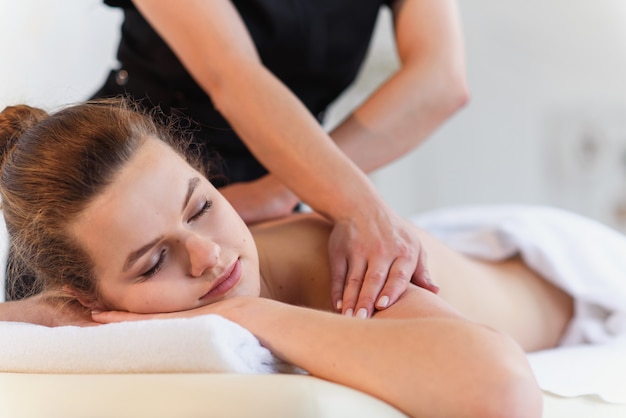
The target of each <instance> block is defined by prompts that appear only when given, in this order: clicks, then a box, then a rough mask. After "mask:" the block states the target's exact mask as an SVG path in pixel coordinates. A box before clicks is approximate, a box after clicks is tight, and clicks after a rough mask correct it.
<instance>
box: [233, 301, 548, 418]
mask: <svg viewBox="0 0 626 418" xmlns="http://www.w3.org/2000/svg"><path fill="white" fill-rule="evenodd" d="M234 303H235V305H231V306H232V309H228V310H227V311H226V312H225V316H227V317H229V319H231V320H233V321H235V322H238V323H240V324H241V325H242V326H244V327H246V328H248V329H249V330H250V331H252V332H253V333H254V334H255V335H256V336H257V337H258V338H259V339H260V340H261V341H262V343H263V344H264V345H265V346H267V347H268V348H269V349H271V350H272V351H273V352H274V353H276V354H277V355H278V356H280V357H282V358H283V359H285V360H286V361H288V362H291V363H293V364H295V365H297V366H299V367H301V368H303V369H305V370H307V371H308V372H309V373H311V374H312V375H314V376H317V377H320V378H323V379H326V380H329V381H333V382H336V383H340V384H343V385H346V386H349V387H352V388H355V389H357V390H360V391H363V392H365V393H369V394H371V395H373V396H375V397H378V398H380V399H382V400H384V401H386V402H388V403H390V404H392V405H394V406H395V407H397V408H398V409H400V410H402V411H404V412H405V413H407V414H409V415H410V416H429V417H431V416H445V417H450V416H454V417H464V416H468V417H469V416H472V417H483V418H484V417H492V416H498V417H502V416H511V417H518V416H519V417H538V416H540V410H541V394H540V392H539V390H538V388H537V386H536V383H535V381H534V378H533V376H532V373H531V372H530V370H529V368H528V365H527V363H526V360H525V357H524V354H523V352H522V351H521V350H520V349H519V347H518V346H517V345H516V344H515V343H513V341H512V340H511V339H509V338H508V337H506V336H503V335H502V334H499V333H496V332H494V331H492V330H490V329H487V328H485V327H482V326H480V325H476V324H473V323H470V322H468V321H465V320H462V319H459V318H454V317H450V318H448V317H430V318H405V319H370V320H360V319H356V318H347V317H344V316H341V315H336V314H330V313H326V312H320V311H315V310H311V309H307V308H300V307H294V306H290V305H285V304H281V303H278V302H275V301H271V300H264V299H244V300H241V301H234Z"/></svg>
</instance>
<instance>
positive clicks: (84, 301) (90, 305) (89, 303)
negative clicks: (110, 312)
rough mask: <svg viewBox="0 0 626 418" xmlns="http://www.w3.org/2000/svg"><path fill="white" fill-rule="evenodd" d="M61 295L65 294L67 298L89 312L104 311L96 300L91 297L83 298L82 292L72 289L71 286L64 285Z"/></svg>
mask: <svg viewBox="0 0 626 418" xmlns="http://www.w3.org/2000/svg"><path fill="white" fill-rule="evenodd" d="M62 291H63V293H66V294H67V295H68V296H70V297H72V298H74V299H76V300H77V301H78V302H79V303H80V304H81V305H83V306H84V307H85V308H87V309H91V310H94V309H96V310H104V308H103V306H102V303H100V301H98V300H97V299H96V298H94V297H91V296H85V294H84V293H83V292H81V291H80V290H77V289H74V288H73V287H72V286H68V285H64V286H63V288H62Z"/></svg>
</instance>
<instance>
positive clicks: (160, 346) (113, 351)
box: [0, 315, 296, 374]
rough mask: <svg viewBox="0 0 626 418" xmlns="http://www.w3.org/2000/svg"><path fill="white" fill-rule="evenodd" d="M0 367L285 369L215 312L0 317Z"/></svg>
mask: <svg viewBox="0 0 626 418" xmlns="http://www.w3.org/2000/svg"><path fill="white" fill-rule="evenodd" d="M0 335H1V336H2V337H1V339H2V342H3V343H2V344H0V371H1V372H29V373H146V372H151V373H169V372H172V373H173V372H215V373H243V374H246V373H247V374H251V373H252V374H254V373H278V372H282V373H288V372H295V371H296V370H295V369H294V368H293V367H291V366H289V365H287V364H286V363H284V362H282V361H281V360H279V359H278V358H277V357H275V356H274V355H273V354H272V353H271V352H270V351H269V350H268V349H267V348H265V347H263V346H262V345H261V344H260V343H259V341H258V340H257V338H256V337H255V336H254V335H252V333H250V332H249V331H248V330H246V329H245V328H242V327H241V326H239V325H238V324H236V323H234V322H231V321H229V320H227V319H225V318H223V317H221V316H218V315H204V316H200V317H195V318H176V319H158V320H147V321H136V322H121V323H115V324H107V325H101V326H95V327H86V328H81V327H74V326H64V327H57V328H48V327H44V326H40V325H33V324H26V323H20V322H0Z"/></svg>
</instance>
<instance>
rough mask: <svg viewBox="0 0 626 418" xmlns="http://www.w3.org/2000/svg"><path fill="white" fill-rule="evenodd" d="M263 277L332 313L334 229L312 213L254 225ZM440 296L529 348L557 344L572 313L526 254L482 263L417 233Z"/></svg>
mask: <svg viewBox="0 0 626 418" xmlns="http://www.w3.org/2000/svg"><path fill="white" fill-rule="evenodd" d="M252 231H253V235H254V237H255V241H256V242H257V247H258V249H259V257H260V262H261V275H262V277H263V278H264V280H266V282H267V283H268V287H269V288H270V291H271V293H272V297H273V298H275V299H278V300H282V301H285V302H288V303H292V304H298V305H305V306H310V307H315V308H318V309H324V310H331V309H332V307H331V300H330V277H329V265H328V247H327V241H328V234H329V233H330V225H329V224H328V223H327V222H326V221H325V220H322V219H321V218H319V217H316V216H312V215H303V216H294V217H293V218H291V219H290V220H288V221H278V222H273V223H270V224H265V225H262V226H258V227H253V228H252ZM418 232H419V234H420V240H421V243H422V245H423V246H424V248H425V249H426V252H427V255H428V260H427V261H428V269H429V272H430V276H431V278H432V280H433V281H434V282H435V283H436V284H437V285H438V286H439V287H440V292H439V296H440V297H441V298H442V299H444V300H445V301H447V302H448V303H449V304H450V305H451V306H453V307H454V308H455V309H456V310H457V311H459V312H460V313H461V314H462V315H463V316H465V317H467V318H469V319H470V320H473V321H476V322H479V323H482V324H485V325H488V326H490V327H493V328H495V329H497V330H500V331H502V332H505V333H506V334H509V335H510V336H512V337H513V338H514V339H515V340H516V341H517V342H518V343H519V344H520V345H521V346H522V347H523V348H524V350H526V351H535V350H539V349H543V348H548V347H553V346H555V345H556V344H557V343H558V342H559V340H560V338H561V336H562V335H563V332H564V331H565V329H566V327H567V324H568V323H569V320H570V319H571V317H572V313H573V301H572V298H571V297H570V296H569V295H567V294H566V293H565V292H563V291H561V290H560V289H558V288H556V287H555V286H553V285H551V284H550V283H548V282H547V281H546V280H544V279H543V278H542V277H540V276H539V275H537V274H536V273H535V272H533V271H532V270H530V269H529V268H528V267H527V266H526V265H525V264H524V263H523V261H522V260H521V259H520V258H519V257H513V258H510V259H507V260H503V261H500V262H490V261H484V260H477V259H474V258H470V257H467V256H465V255H463V254H460V253H458V252H456V251H453V250H452V249H450V248H448V247H447V246H445V245H444V244H442V243H441V242H440V241H438V240H436V239H435V238H433V237H432V236H430V235H429V234H427V233H426V232H424V231H418Z"/></svg>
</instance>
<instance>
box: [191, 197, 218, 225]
mask: <svg viewBox="0 0 626 418" xmlns="http://www.w3.org/2000/svg"><path fill="white" fill-rule="evenodd" d="M211 206H213V201H211V200H206V201H205V202H204V205H202V207H201V208H200V210H199V211H198V212H196V213H195V214H194V215H193V216H192V217H191V218H189V222H193V221H195V220H197V219H200V218H201V217H202V216H204V214H205V213H207V212H208V211H209V209H211Z"/></svg>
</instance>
